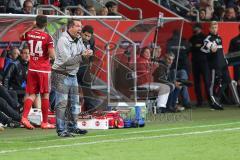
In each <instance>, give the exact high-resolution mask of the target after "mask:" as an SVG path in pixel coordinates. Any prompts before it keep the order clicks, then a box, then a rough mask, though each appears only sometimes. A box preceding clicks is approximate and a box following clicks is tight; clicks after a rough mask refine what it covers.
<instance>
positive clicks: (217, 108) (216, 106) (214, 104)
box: [210, 103, 223, 110]
mask: <svg viewBox="0 0 240 160" xmlns="http://www.w3.org/2000/svg"><path fill="white" fill-rule="evenodd" d="M210 106H211V108H212V109H215V110H223V107H222V105H220V104H217V103H213V104H211V105H210Z"/></svg>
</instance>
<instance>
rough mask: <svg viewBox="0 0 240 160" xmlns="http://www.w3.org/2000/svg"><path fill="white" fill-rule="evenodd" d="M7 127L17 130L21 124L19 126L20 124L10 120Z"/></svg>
mask: <svg viewBox="0 0 240 160" xmlns="http://www.w3.org/2000/svg"><path fill="white" fill-rule="evenodd" d="M7 126H8V127H10V128H19V127H20V126H21V124H20V122H17V121H13V120H11V121H9V122H8V124H7Z"/></svg>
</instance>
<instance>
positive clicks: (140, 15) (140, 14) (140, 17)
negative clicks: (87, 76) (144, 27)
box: [114, 0, 143, 19]
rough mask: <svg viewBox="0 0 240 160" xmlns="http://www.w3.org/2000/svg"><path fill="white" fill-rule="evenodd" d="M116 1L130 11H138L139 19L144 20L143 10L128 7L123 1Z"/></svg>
mask: <svg viewBox="0 0 240 160" xmlns="http://www.w3.org/2000/svg"><path fill="white" fill-rule="evenodd" d="M114 1H116V2H117V3H118V4H121V5H122V6H124V7H126V8H127V9H129V10H132V11H134V10H135V11H138V12H139V19H142V18H143V15H142V9H141V8H133V7H131V6H129V5H127V4H126V3H123V2H122V1H119V0H114Z"/></svg>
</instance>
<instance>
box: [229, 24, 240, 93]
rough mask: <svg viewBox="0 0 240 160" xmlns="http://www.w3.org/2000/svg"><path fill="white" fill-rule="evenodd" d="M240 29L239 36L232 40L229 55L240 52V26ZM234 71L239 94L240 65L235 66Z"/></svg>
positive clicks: (239, 27)
mask: <svg viewBox="0 0 240 160" xmlns="http://www.w3.org/2000/svg"><path fill="white" fill-rule="evenodd" d="M238 29H239V34H238V35H237V36H236V37H234V38H233V39H231V42H230V45H229V49H228V52H229V54H232V53H234V52H239V51H240V25H239V26H238ZM233 71H234V80H235V81H237V85H238V92H240V64H237V65H234V66H233Z"/></svg>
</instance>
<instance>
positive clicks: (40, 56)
mask: <svg viewBox="0 0 240 160" xmlns="http://www.w3.org/2000/svg"><path fill="white" fill-rule="evenodd" d="M46 26H47V16H45V15H38V16H37V17H36V24H35V25H33V26H31V27H30V28H28V29H27V30H26V31H25V33H24V34H22V35H21V36H20V39H21V40H22V41H26V42H27V44H28V47H29V50H30V61H29V66H28V75H27V86H26V97H25V101H24V109H23V115H22V119H21V122H22V124H23V125H24V126H25V127H26V128H28V129H33V128H34V126H33V125H31V124H30V122H29V121H28V119H27V117H28V114H29V111H30V109H31V107H32V104H33V102H34V100H35V98H36V94H39V93H40V94H41V109H42V117H43V120H42V123H41V128H43V129H48V128H55V126H54V125H52V124H49V123H48V107H49V88H50V86H49V84H50V73H51V65H50V58H52V59H54V58H55V51H54V44H53V39H52V37H51V36H50V35H49V34H48V33H46V32H44V28H45V27H46Z"/></svg>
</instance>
